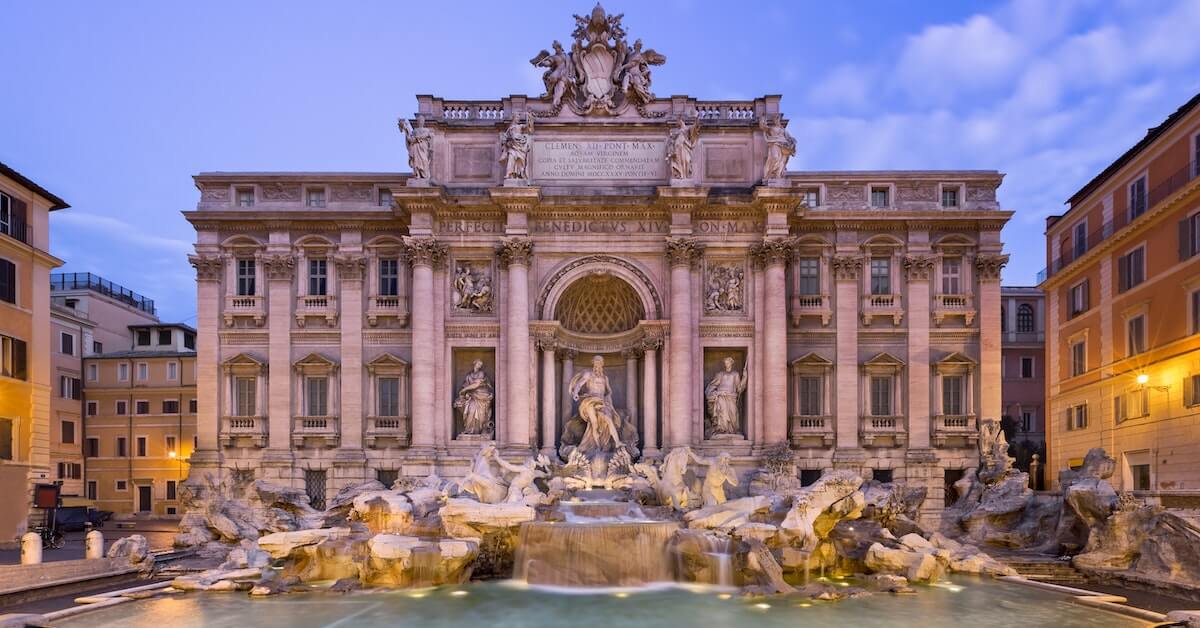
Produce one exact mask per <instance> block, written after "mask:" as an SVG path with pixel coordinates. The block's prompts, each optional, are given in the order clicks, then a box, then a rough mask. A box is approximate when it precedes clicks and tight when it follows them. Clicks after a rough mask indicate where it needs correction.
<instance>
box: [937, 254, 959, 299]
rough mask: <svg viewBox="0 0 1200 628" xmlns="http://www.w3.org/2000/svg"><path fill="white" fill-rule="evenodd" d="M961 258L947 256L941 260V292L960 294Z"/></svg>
mask: <svg viewBox="0 0 1200 628" xmlns="http://www.w3.org/2000/svg"><path fill="white" fill-rule="evenodd" d="M961 278H962V259H961V258H958V257H947V258H945V259H943V260H942V294H960V291H961V290H962V281H961Z"/></svg>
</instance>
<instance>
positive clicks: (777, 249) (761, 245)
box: [750, 238, 795, 268]
mask: <svg viewBox="0 0 1200 628" xmlns="http://www.w3.org/2000/svg"><path fill="white" fill-rule="evenodd" d="M794 244H795V241H794V240H793V239H791V238H767V239H765V240H763V241H762V242H757V243H755V244H754V245H753V246H751V247H750V256H751V258H752V259H753V260H754V262H755V264H756V265H758V266H760V267H763V268H766V267H768V266H775V265H783V264H787V263H788V262H789V261H791V259H792V247H793V246H794Z"/></svg>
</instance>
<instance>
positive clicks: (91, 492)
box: [86, 480, 99, 499]
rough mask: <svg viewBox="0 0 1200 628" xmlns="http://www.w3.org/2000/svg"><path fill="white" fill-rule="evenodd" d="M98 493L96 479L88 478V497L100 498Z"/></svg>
mask: <svg viewBox="0 0 1200 628" xmlns="http://www.w3.org/2000/svg"><path fill="white" fill-rule="evenodd" d="M98 493H99V490H98V487H97V486H96V481H95V480H88V481H87V493H86V495H87V499H99V495H98Z"/></svg>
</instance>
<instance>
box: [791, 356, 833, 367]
mask: <svg viewBox="0 0 1200 628" xmlns="http://www.w3.org/2000/svg"><path fill="white" fill-rule="evenodd" d="M792 366H822V367H829V366H833V362H832V361H831V360H829V359H827V358H825V357H824V356H821V355H818V354H816V353H806V354H804V355H802V356H800V357H798V358H796V359H795V360H792Z"/></svg>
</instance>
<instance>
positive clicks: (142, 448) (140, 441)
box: [137, 436, 147, 458]
mask: <svg viewBox="0 0 1200 628" xmlns="http://www.w3.org/2000/svg"><path fill="white" fill-rule="evenodd" d="M146 441H147V439H146V437H145V436H138V437H137V455H138V457H139V458H145V457H146V446H147V442H146Z"/></svg>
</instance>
